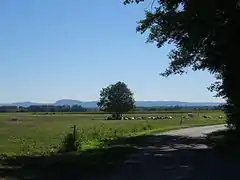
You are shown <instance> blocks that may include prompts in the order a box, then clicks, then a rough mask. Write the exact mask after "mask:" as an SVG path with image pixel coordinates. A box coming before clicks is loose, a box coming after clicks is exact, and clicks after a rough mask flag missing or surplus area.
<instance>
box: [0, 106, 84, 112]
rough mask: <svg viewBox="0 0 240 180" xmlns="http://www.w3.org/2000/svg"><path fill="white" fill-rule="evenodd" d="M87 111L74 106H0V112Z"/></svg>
mask: <svg viewBox="0 0 240 180" xmlns="http://www.w3.org/2000/svg"><path fill="white" fill-rule="evenodd" d="M87 110H88V109H86V108H83V107H82V106H80V105H74V106H53V105H32V106H29V107H22V106H0V112H86V111H87Z"/></svg>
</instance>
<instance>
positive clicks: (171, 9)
mask: <svg viewBox="0 0 240 180" xmlns="http://www.w3.org/2000/svg"><path fill="white" fill-rule="evenodd" d="M144 2H147V4H149V5H150V6H148V7H149V10H146V11H145V17H144V18H143V19H142V20H140V21H139V22H138V26H137V31H138V32H140V33H142V34H143V33H145V32H146V33H148V38H147V42H148V43H156V45H157V46H158V47H162V46H163V45H164V44H165V43H169V44H173V45H175V49H173V50H172V51H171V52H170V54H169V59H170V64H169V67H168V68H167V69H166V71H165V72H163V73H162V74H161V75H162V76H165V77H167V76H170V75H173V74H182V73H184V72H186V70H187V69H188V68H189V67H190V68H192V69H193V71H196V70H208V71H209V72H210V73H212V74H213V75H215V76H216V78H217V82H216V83H215V84H213V85H212V86H211V87H210V89H211V90H216V91H217V93H218V94H217V95H218V96H221V97H223V98H225V99H226V100H227V103H228V106H227V109H226V110H227V111H226V112H227V115H228V122H229V123H231V124H233V125H235V127H236V128H237V129H239V130H240V96H239V92H240V86H239V79H240V73H239V65H238V64H239V63H238V61H239V60H238V59H239V58H240V56H239V50H240V43H239V42H240V33H239V32H240V1H239V0H229V1H226V0H158V1H157V0H150V3H149V1H147V0H125V1H124V4H131V3H137V4H138V3H144ZM146 6H147V5H146Z"/></svg>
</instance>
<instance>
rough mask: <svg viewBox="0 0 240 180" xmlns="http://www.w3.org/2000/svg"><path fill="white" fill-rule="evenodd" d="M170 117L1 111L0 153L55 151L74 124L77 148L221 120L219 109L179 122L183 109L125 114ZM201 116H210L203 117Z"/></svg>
mask: <svg viewBox="0 0 240 180" xmlns="http://www.w3.org/2000/svg"><path fill="white" fill-rule="evenodd" d="M161 115H163V116H166V115H169V116H172V117H173V119H159V120H121V121H117V120H104V119H105V118H106V116H107V115H104V114H95V113H92V114H84V113H82V114H81V113H79V114H71V113H69V114H60V113H59V114H33V113H2V114H0V154H2V155H7V156H19V155H42V154H45V155H46V154H50V153H54V152H56V151H57V150H58V149H59V147H60V145H61V143H62V141H63V139H64V137H65V136H66V134H67V133H69V132H71V131H72V128H71V127H72V126H73V125H76V126H77V130H78V137H79V141H80V144H81V149H80V150H86V149H92V148H99V147H101V146H102V142H104V141H106V140H113V139H117V138H119V137H122V136H136V135H141V134H144V133H145V134H147V133H152V132H161V131H164V130H168V129H175V128H181V127H190V126H200V125H206V124H219V123H223V122H224V118H223V119H219V116H224V113H223V112H221V111H204V112H200V113H199V114H197V113H196V114H195V116H194V117H191V118H189V119H184V122H183V124H182V125H180V121H181V118H182V116H183V115H187V113H184V112H163V113H161V112H159V113H156V114H153V113H152V114H146V113H145V114H136V113H135V114H128V115H127V116H134V117H137V116H146V117H149V116H161ZM204 115H208V116H211V118H204V117H203V116H204Z"/></svg>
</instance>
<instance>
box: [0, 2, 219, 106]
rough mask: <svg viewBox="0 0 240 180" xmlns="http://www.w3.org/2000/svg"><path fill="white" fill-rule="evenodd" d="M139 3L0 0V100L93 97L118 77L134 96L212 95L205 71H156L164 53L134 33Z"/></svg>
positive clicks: (205, 97)
mask: <svg viewBox="0 0 240 180" xmlns="http://www.w3.org/2000/svg"><path fill="white" fill-rule="evenodd" d="M146 7H147V4H143V5H141V6H136V5H130V6H124V5H123V4H122V2H121V0H119V1H117V0H104V1H88V0H81V1H79V0H69V1H67V0H51V1H49V0H41V1H32V0H24V1H18V0H12V1H9V0H2V1H0V22H1V28H0V59H1V63H2V64H1V66H0V77H1V88H0V102H15V101H37V102H53V101H56V100H58V99H61V98H72V99H78V100H96V99H98V96H99V90H100V89H101V88H102V87H105V86H107V85H108V84H111V83H115V82H117V81H124V82H126V83H127V84H128V86H129V87H130V88H131V89H132V91H133V92H134V93H135V98H136V99H137V100H180V101H198V102H203V101H220V99H216V98H213V93H210V92H209V91H208V90H207V89H206V87H207V86H208V85H209V84H210V83H211V82H212V81H213V80H214V78H213V77H212V76H210V75H209V73H207V72H197V73H195V72H194V73H193V72H190V73H189V74H188V75H184V76H174V77H170V78H162V77H160V76H159V75H158V73H159V72H162V71H163V70H164V69H165V68H166V67H167V65H168V63H169V60H168V58H167V53H168V52H169V50H170V49H171V48H172V47H171V46H165V47H163V48H161V49H158V48H156V46H155V45H154V44H145V40H146V35H140V34H137V33H136V30H135V28H136V21H137V20H140V19H141V18H142V17H143V15H144V14H143V11H144V8H146Z"/></svg>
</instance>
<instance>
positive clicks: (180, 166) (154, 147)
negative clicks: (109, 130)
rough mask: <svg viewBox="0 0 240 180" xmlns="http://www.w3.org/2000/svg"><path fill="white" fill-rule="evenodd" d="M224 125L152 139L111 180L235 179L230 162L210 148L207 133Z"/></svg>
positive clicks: (158, 135) (163, 134) (192, 129)
mask: <svg viewBox="0 0 240 180" xmlns="http://www.w3.org/2000/svg"><path fill="white" fill-rule="evenodd" d="M222 129H225V126H224V125H214V126H206V127H194V128H187V129H180V130H173V131H169V132H165V133H161V134H156V135H154V136H149V137H148V138H147V139H146V141H144V142H143V143H142V144H140V145H139V147H138V148H139V149H140V150H139V152H138V153H136V154H133V155H131V157H129V159H128V160H126V161H125V163H124V164H123V165H122V167H121V168H120V169H119V171H118V172H117V173H115V174H114V175H113V176H112V177H111V178H110V179H111V180H130V179H131V180H133V179H137V180H161V179H163V180H178V179H181V180H191V179H193V180H200V179H201V180H202V179H204V180H214V179H218V180H222V179H232V178H231V177H230V176H231V175H229V174H231V173H229V171H228V169H231V170H233V168H234V167H236V166H233V165H232V164H231V163H232V162H230V161H229V160H228V159H224V158H223V157H222V156H220V155H219V154H217V153H216V151H214V150H212V149H211V148H209V147H208V146H207V143H206V139H205V136H206V134H207V133H210V132H213V131H217V130H222Z"/></svg>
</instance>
